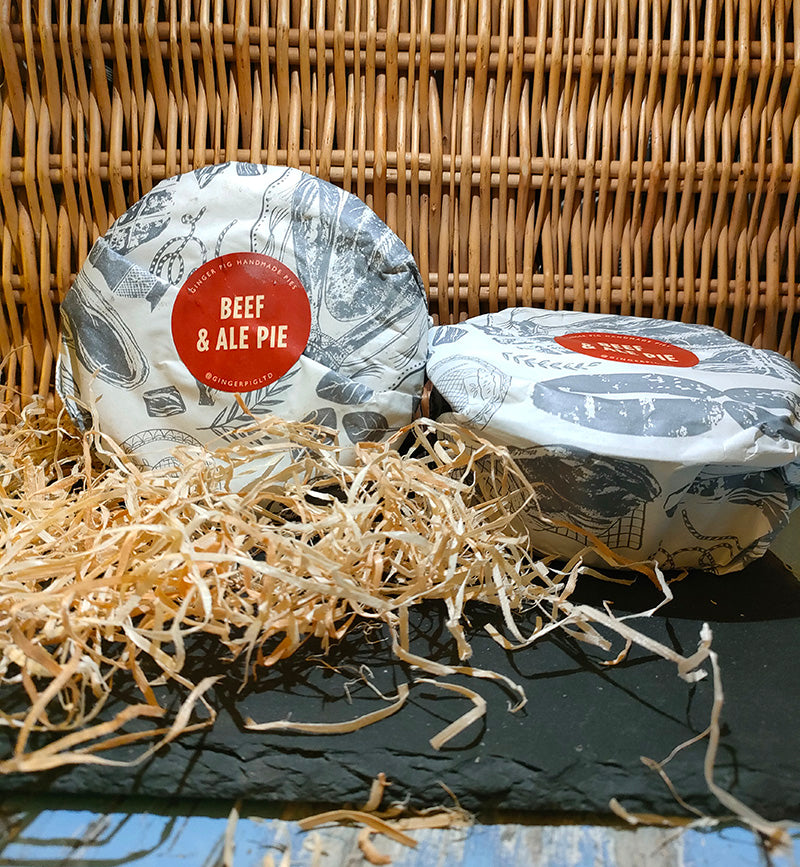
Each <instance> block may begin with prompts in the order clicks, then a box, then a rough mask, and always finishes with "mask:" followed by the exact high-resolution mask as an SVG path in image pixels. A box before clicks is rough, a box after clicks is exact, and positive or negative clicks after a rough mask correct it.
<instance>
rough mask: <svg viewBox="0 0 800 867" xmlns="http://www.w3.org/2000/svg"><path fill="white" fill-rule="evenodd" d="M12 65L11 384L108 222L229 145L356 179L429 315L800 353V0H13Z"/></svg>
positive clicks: (5, 97) (41, 349) (5, 348)
mask: <svg viewBox="0 0 800 867" xmlns="http://www.w3.org/2000/svg"><path fill="white" fill-rule="evenodd" d="M0 60H2V86H1V87H0V97H1V98H2V107H1V108H0V197H1V200H2V211H1V213H0V234H1V237H2V302H0V307H2V311H3V315H2V317H0V354H2V356H3V357H6V358H7V359H8V360H7V362H6V369H5V375H4V385H5V387H6V389H7V390H16V391H18V392H19V393H21V395H22V399H23V401H25V400H28V399H29V398H30V396H31V395H33V394H34V393H36V392H38V393H40V394H41V395H43V396H46V397H52V385H51V379H52V372H53V359H54V353H55V352H56V351H57V333H58V305H59V301H60V300H61V298H62V297H63V295H64V293H65V292H66V290H67V289H68V287H69V285H70V282H71V280H72V278H73V276H74V274H75V272H76V270H77V269H78V268H79V267H80V265H81V263H82V261H83V259H84V257H85V256H86V254H87V252H88V249H89V247H90V246H91V244H92V243H93V241H94V240H95V238H96V237H97V235H98V234H99V233H101V232H104V231H105V230H106V228H107V227H108V226H109V224H110V223H111V221H112V220H113V219H115V218H116V217H117V216H118V215H119V214H121V213H122V212H123V211H124V210H125V209H126V208H127V207H128V206H129V205H131V204H132V203H133V202H135V201H136V200H137V199H138V198H139V197H140V196H141V195H142V194H143V193H145V192H147V191H148V190H149V189H150V188H151V187H152V186H153V185H154V184H155V183H157V182H158V181H159V180H161V179H162V178H165V177H168V176H170V175H173V174H175V173H177V172H184V171H187V170H190V169H192V168H196V167H198V166H203V165H206V164H210V163H215V162H222V161H225V160H230V159H238V160H250V161H255V162H267V163H277V164H286V165H291V166H296V167H299V168H301V169H304V170H306V171H310V172H312V173H314V174H317V175H319V176H321V177H324V178H328V179H330V180H331V181H332V182H333V183H335V184H338V185H341V186H343V187H344V188H345V189H348V190H351V191H352V192H354V193H355V194H357V195H358V196H360V197H361V198H362V199H364V201H366V202H367V204H368V205H370V206H371V207H372V208H373V209H374V210H375V211H376V212H377V213H378V214H379V215H380V216H381V217H382V218H383V219H385V220H386V222H387V223H388V224H389V225H390V226H391V227H392V228H393V229H394V230H395V231H396V232H397V233H398V234H399V235H400V236H401V237H402V238H403V239H404V240H405V242H406V243H407V245H408V246H409V248H410V249H411V250H412V251H413V254H414V256H415V257H416V260H417V262H418V263H419V266H420V270H421V271H422V275H423V278H424V280H425V283H426V286H427V287H428V292H429V298H430V306H431V312H432V313H433V314H434V316H435V317H436V318H437V320H438V321H440V322H443V321H453V320H458V319H460V318H463V317H465V316H472V315H475V314H478V313H480V312H485V311H489V310H496V309H498V308H502V307H505V306H508V305H536V306H545V307H548V308H568V309H575V310H588V311H600V312H615V313H625V314H635V315H637V316H657V317H668V318H678V319H682V320H684V321H689V322H701V323H708V324H713V325H716V326H718V327H721V328H723V329H725V330H726V331H728V332H729V333H731V334H733V335H734V336H735V337H738V338H740V339H743V340H745V341H748V342H751V343H753V344H756V345H760V346H763V347H767V348H771V349H777V350H778V351H780V352H782V353H784V354H786V355H788V356H789V357H792V358H794V360H795V361H798V360H800V340H798V318H799V315H798V306H800V305H799V303H798V298H797V294H798V287H797V280H798V270H800V269H799V268H798V249H799V248H800V217H799V215H800V207H799V202H798V192H800V111H799V106H800V0H794V4H792V2H791V0H762V2H761V4H760V5H759V4H758V3H756V2H755V0H753V2H749V3H746V2H743V0H708V2H703V0H655V2H654V0H604V2H599V0H539V2H537V0H528V2H526V0H293V2H290V0H86V2H84V0H0ZM7 393H8V392H7Z"/></svg>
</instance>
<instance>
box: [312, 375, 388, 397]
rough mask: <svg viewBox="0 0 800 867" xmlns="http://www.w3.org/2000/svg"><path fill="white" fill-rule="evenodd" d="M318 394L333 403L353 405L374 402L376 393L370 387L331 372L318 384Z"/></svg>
mask: <svg viewBox="0 0 800 867" xmlns="http://www.w3.org/2000/svg"><path fill="white" fill-rule="evenodd" d="M316 394H317V397H320V398H322V399H323V400H329V401H331V403H341V404H350V405H353V404H359V403H366V402H367V401H368V400H372V396H373V394H374V392H373V390H372V389H371V388H370V387H369V386H368V385H363V384H362V383H360V382H354V381H353V380H352V379H348V378H347V377H346V376H342V374H341V373H337V372H336V371H335V370H329V371H328V372H327V373H326V374H325V375H324V376H323V377H322V379H321V380H320V381H319V382H318V383H317V388H316Z"/></svg>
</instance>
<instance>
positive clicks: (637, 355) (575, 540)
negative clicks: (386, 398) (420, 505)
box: [428, 308, 800, 572]
mask: <svg viewBox="0 0 800 867" xmlns="http://www.w3.org/2000/svg"><path fill="white" fill-rule="evenodd" d="M428 365H429V372H428V375H429V377H430V379H431V381H432V383H433V385H434V387H435V389H436V390H437V391H438V392H439V394H440V395H441V396H442V397H443V398H444V400H445V401H446V403H447V404H448V405H449V410H448V411H447V412H444V413H443V414H442V415H441V418H442V419H443V420H451V421H452V420H454V421H457V422H460V423H462V424H464V425H466V426H468V427H471V428H473V429H477V430H478V431H480V432H481V433H482V434H483V435H484V436H485V437H487V438H488V439H490V440H493V441H495V442H498V443H502V444H504V445H507V446H508V447H509V448H510V450H511V453H512V455H513V456H514V457H515V458H516V460H517V461H518V463H519V465H520V466H521V468H522V469H523V470H524V472H525V474H526V476H527V477H528V478H529V479H530V481H531V482H532V483H533V484H534V485H535V490H536V494H537V497H538V503H539V507H540V508H541V510H542V512H543V513H544V515H545V516H546V517H547V518H548V519H550V520H551V521H552V522H553V523H548V522H546V521H542V520H541V517H540V514H539V511H538V510H537V508H536V507H534V506H533V505H531V506H530V507H529V508H528V509H527V512H526V523H527V526H528V529H529V531H530V534H531V539H532V542H533V544H534V545H535V546H536V547H537V548H539V549H541V550H543V551H545V552H548V553H553V554H558V555H561V556H563V557H568V556H572V555H573V554H575V553H577V552H578V551H580V550H581V549H583V548H584V547H586V546H587V545H590V544H592V537H594V538H596V539H599V540H600V542H602V543H603V544H604V545H606V546H608V547H609V548H611V549H612V550H613V551H615V552H616V553H618V554H619V555H621V556H622V557H624V558H627V559H628V560H635V561H638V560H653V559H655V560H657V561H659V562H660V563H661V564H662V565H663V566H664V567H666V568H683V567H701V568H705V569H709V570H713V571H718V572H724V571H727V570H733V569H738V568H741V567H742V566H743V565H744V564H745V563H747V562H748V561H750V560H752V559H753V558H755V557H758V556H760V555H761V554H763V553H764V552H765V551H766V549H767V547H768V545H769V542H770V540H771V539H772V538H773V536H774V535H775V534H776V533H777V532H778V531H779V530H780V529H781V528H782V527H783V526H784V525H785V524H786V522H787V520H788V517H789V515H790V513H791V511H792V510H793V509H794V508H795V507H796V506H797V504H798V502H799V501H800V421H799V420H798V418H799V417H800V370H798V369H797V368H796V367H795V366H794V365H793V364H791V363H790V362H788V361H787V360H786V359H785V358H783V357H782V356H781V355H778V354H777V353H775V352H768V351H763V350H758V349H754V348H752V347H750V346H746V345H745V344H743V343H740V342H738V341H736V340H734V339H732V338H731V337H729V336H727V335H726V334H724V333H723V332H721V331H718V330H717V329H715V328H710V327H707V326H698V325H686V324H682V323H677V322H667V321H664V320H654V319H638V318H633V317H624V316H610V315H609V316H606V315H594V314H585V313H575V312H546V311H541V310H529V309H519V308H512V309H508V310H505V311H502V312H500V313H493V314H489V315H487V316H480V317H477V318H475V319H471V320H467V321H466V322H462V323H461V324H459V325H447V326H441V327H438V328H434V329H432V332H431V337H430V349H429V359H428ZM567 525H569V526H567ZM581 531H583V532H581ZM590 559H591V558H590ZM594 561H595V562H597V558H594Z"/></svg>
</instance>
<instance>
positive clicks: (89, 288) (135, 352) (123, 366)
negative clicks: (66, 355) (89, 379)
mask: <svg viewBox="0 0 800 867" xmlns="http://www.w3.org/2000/svg"><path fill="white" fill-rule="evenodd" d="M61 325H62V329H63V332H64V339H65V341H66V343H67V345H68V346H69V347H71V348H72V349H73V351H74V352H75V355H76V356H77V358H78V361H79V362H80V363H81V364H82V365H83V367H84V368H85V369H86V370H87V371H88V372H89V373H90V374H94V373H96V374H97V378H98V379H100V380H102V381H103V382H107V383H109V384H111V385H115V386H117V387H118V388H124V389H131V388H136V386H137V385H141V384H142V383H143V382H144V381H145V379H147V377H148V375H149V373H150V365H149V363H148V361H147V358H146V357H145V355H144V353H143V352H142V350H141V348H140V347H139V344H138V343H137V342H136V340H135V338H134V336H133V334H132V333H131V331H130V329H129V328H128V326H127V325H126V324H125V322H124V320H123V319H122V317H121V316H120V315H119V313H117V311H116V310H115V309H114V308H113V307H112V305H111V304H110V303H109V301H108V300H107V298H106V297H105V296H104V295H103V293H102V292H100V291H98V289H97V287H95V286H94V285H93V284H92V283H91V282H90V281H89V279H88V277H87V276H86V273H85V272H84V271H81V272H79V273H78V276H77V277H76V278H75V282H74V283H73V284H72V288H71V289H70V291H69V292H67V294H66V297H65V298H64V301H63V303H62V305H61Z"/></svg>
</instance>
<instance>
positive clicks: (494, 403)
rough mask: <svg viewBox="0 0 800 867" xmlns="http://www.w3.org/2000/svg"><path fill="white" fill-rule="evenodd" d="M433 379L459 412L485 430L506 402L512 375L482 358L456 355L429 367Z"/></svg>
mask: <svg viewBox="0 0 800 867" xmlns="http://www.w3.org/2000/svg"><path fill="white" fill-rule="evenodd" d="M429 376H430V378H431V381H432V382H434V383H435V384H436V388H437V390H438V391H439V393H440V394H441V395H442V396H443V397H444V398H445V400H447V402H448V403H449V404H450V406H451V407H452V408H453V410H454V411H455V412H457V413H458V414H459V415H461V416H463V417H464V419H465V420H466V421H467V422H468V423H469V425H470V426H472V427H474V428H476V429H478V430H481V429H482V428H485V427H486V425H488V424H489V422H490V421H491V419H492V417H493V416H494V414H495V413H496V412H497V410H498V409H500V407H501V406H502V405H503V402H504V401H505V399H506V395H507V394H508V389H509V387H510V385H511V377H510V376H508V374H506V373H504V372H503V371H502V370H500V368H499V367H495V366H494V365H493V364H490V363H489V362H488V361H484V360H483V359H481V358H472V357H470V356H466V355H453V356H450V357H448V358H446V359H443V360H442V361H440V362H439V363H438V364H435V365H434V366H433V367H432V368H431V369H430V371H429Z"/></svg>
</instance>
